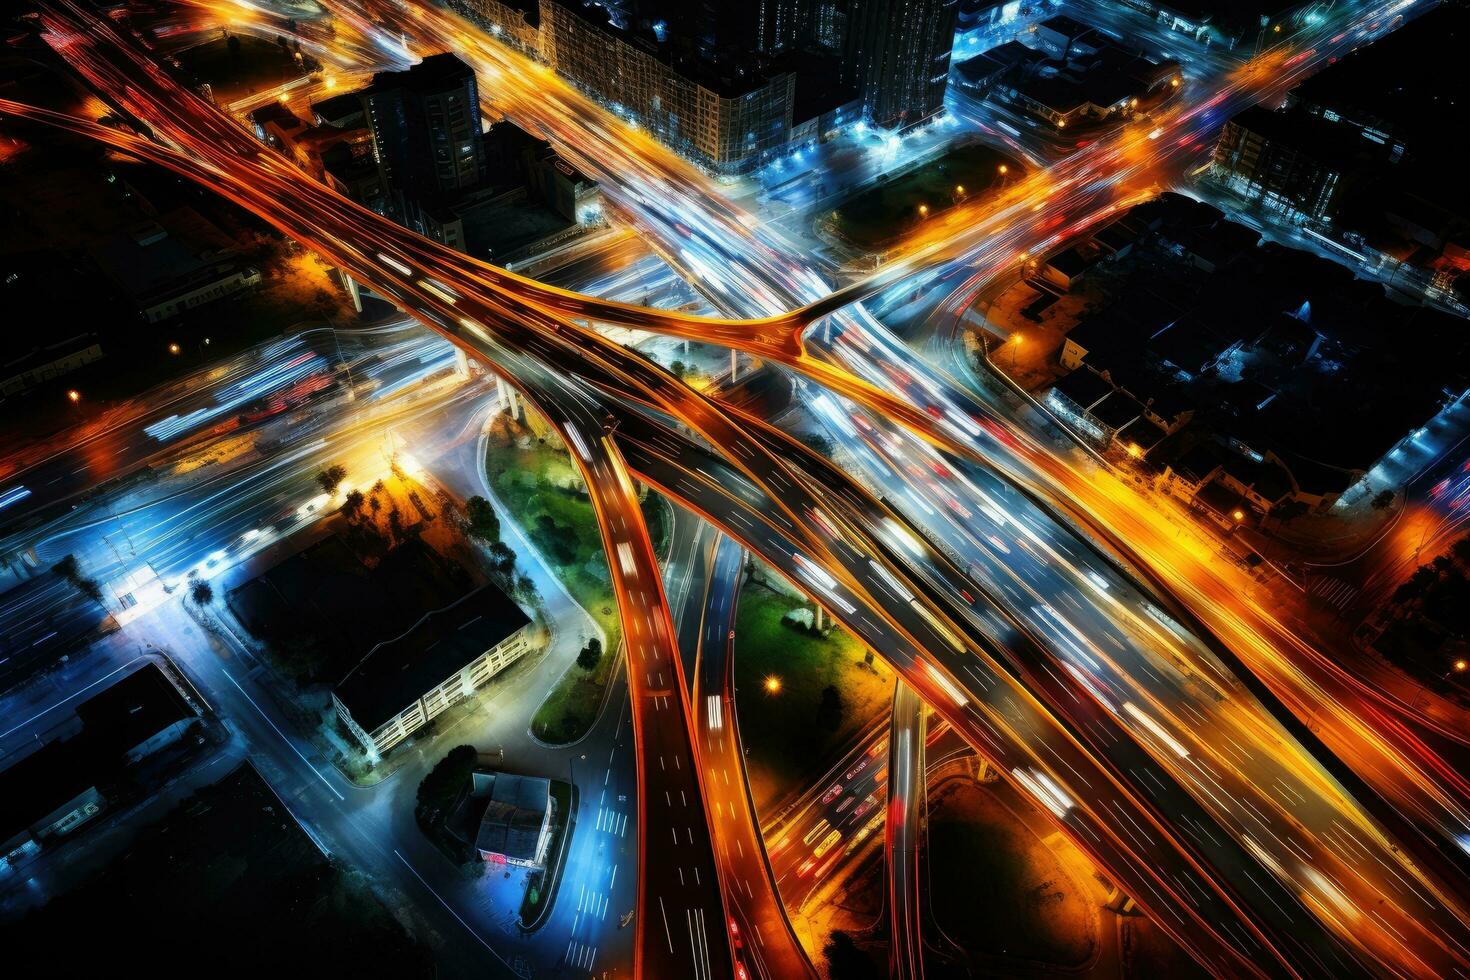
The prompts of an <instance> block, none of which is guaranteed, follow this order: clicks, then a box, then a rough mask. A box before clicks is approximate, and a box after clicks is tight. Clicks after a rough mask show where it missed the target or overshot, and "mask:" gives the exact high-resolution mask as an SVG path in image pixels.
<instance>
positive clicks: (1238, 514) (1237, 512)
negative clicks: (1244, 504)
mask: <svg viewBox="0 0 1470 980" xmlns="http://www.w3.org/2000/svg"><path fill="white" fill-rule="evenodd" d="M1230 516H1231V517H1233V518H1234V519H1235V523H1237V524H1239V523H1240V522H1241V521H1243V520H1245V511H1243V510H1241V509H1240V508H1239V507H1237V508H1235V509H1234V510H1233V511H1231V512H1230Z"/></svg>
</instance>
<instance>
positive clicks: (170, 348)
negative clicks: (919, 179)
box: [168, 344, 179, 354]
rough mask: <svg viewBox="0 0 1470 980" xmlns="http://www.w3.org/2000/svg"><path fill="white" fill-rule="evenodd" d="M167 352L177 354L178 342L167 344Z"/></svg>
mask: <svg viewBox="0 0 1470 980" xmlns="http://www.w3.org/2000/svg"><path fill="white" fill-rule="evenodd" d="M168 352H169V353H170V354H177V353H178V352H179V345H178V344H169V345H168Z"/></svg>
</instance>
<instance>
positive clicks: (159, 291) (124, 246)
mask: <svg viewBox="0 0 1470 980" xmlns="http://www.w3.org/2000/svg"><path fill="white" fill-rule="evenodd" d="M201 225H207V222H205V220H204V219H203V218H202V217H201V216H200V215H198V213H197V212H192V211H190V210H189V209H187V208H183V209H179V210H178V211H175V212H172V213H170V214H168V215H160V216H159V220H156V221H145V222H142V223H141V224H138V225H135V226H134V227H132V228H131V229H129V230H127V231H124V232H121V233H119V234H117V235H114V236H113V237H112V238H110V239H108V240H107V241H105V242H102V243H100V244H99V245H97V246H96V247H95V248H94V250H93V257H94V258H95V259H96V261H97V264H98V265H100V266H101V267H102V269H103V271H104V272H106V273H107V274H108V275H109V276H110V277H111V278H112V279H113V280H114V281H115V282H116V283H117V284H118V286H120V287H121V288H122V289H123V291H124V292H126V293H128V294H129V296H130V297H131V298H132V300H133V302H134V303H135V304H137V307H138V310H139V312H140V313H141V314H142V315H143V318H144V319H145V320H147V321H148V322H149V323H159V322H161V321H163V320H168V319H171V318H172V317H175V316H178V315H179V314H180V313H183V312H185V311H186V310H191V309H194V308H195V307H197V306H203V305H205V304H206V303H212V302H214V301H215V300H219V299H223V298H225V297H227V296H233V295H235V294H236V293H240V292H243V291H245V290H249V289H254V288H255V287H257V286H259V285H260V283H261V275H260V270H259V269H257V268H255V267H254V266H252V265H249V264H248V263H246V262H244V261H242V260H241V259H239V258H238V257H236V256H235V255H234V254H233V253H232V252H231V251H230V250H229V248H228V247H227V246H226V247H212V246H213V243H211V242H207V241H204V240H203V238H204V236H202V235H196V234H192V232H193V231H194V230H196V229H197V228H199V227H200V226H201ZM216 235H217V232H216ZM210 237H214V236H210Z"/></svg>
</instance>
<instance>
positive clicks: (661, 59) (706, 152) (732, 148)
mask: <svg viewBox="0 0 1470 980" xmlns="http://www.w3.org/2000/svg"><path fill="white" fill-rule="evenodd" d="M646 25H647V22H646V21H643V20H640V21H639V23H638V24H637V25H630V26H626V27H625V26H619V23H618V21H617V19H616V18H615V17H614V16H613V15H612V13H611V12H610V11H609V10H608V9H606V8H604V7H601V6H597V5H594V4H590V3H584V2H582V0H541V32H542V36H541V40H542V55H543V57H545V59H546V61H547V63H548V64H550V65H551V67H552V68H554V69H555V70H556V71H557V73H558V74H560V75H561V76H562V77H564V78H566V79H567V80H569V81H571V82H573V83H574V84H576V85H577V86H579V87H580V88H582V89H583V90H584V91H587V92H589V93H591V94H592V95H593V96H594V97H596V98H598V99H600V100H602V101H603V102H606V103H608V104H609V105H611V106H613V107H614V109H615V111H619V112H622V113H624V114H625V115H631V116H633V117H634V118H636V119H637V120H638V121H639V122H640V123H641V124H642V125H644V126H647V127H648V129H649V130H650V131H652V132H653V133H654V134H656V135H657V136H658V138H659V139H661V140H662V141H664V142H665V143H667V144H668V145H670V146H672V147H674V148H675V149H676V150H679V151H680V152H682V153H685V154H686V155H688V156H689V157H691V158H692V159H694V160H696V161H698V162H699V163H701V164H703V165H705V166H707V167H709V168H710V169H711V170H715V171H717V172H720V173H741V172H745V171H747V170H749V169H750V168H751V167H753V166H755V165H757V164H758V163H759V162H760V161H761V160H762V159H764V158H766V157H767V155H768V154H770V153H773V152H779V151H780V150H782V149H784V148H785V147H786V145H787V143H788V141H789V140H790V138H791V123H792V105H793V101H794V93H795V81H796V80H795V76H794V75H793V74H791V73H790V72H787V71H778V70H772V69H771V67H770V66H769V65H768V64H766V63H765V62H763V61H762V60H759V59H757V58H755V57H753V56H752V55H751V53H750V52H749V51H748V50H747V51H745V52H743V53H740V52H731V51H728V50H724V51H715V50H713V49H711V50H701V49H699V47H698V45H697V44H696V43H695V39H692V38H690V37H688V36H684V35H682V34H680V33H677V32H675V31H673V30H672V29H671V28H669V27H668V26H667V25H663V26H660V24H659V22H657V21H655V22H654V23H653V25H652V26H646Z"/></svg>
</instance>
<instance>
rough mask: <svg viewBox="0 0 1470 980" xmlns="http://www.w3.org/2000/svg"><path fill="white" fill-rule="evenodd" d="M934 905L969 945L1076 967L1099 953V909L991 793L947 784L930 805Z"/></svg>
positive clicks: (963, 943)
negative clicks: (1095, 926) (1095, 927)
mask: <svg viewBox="0 0 1470 980" xmlns="http://www.w3.org/2000/svg"><path fill="white" fill-rule="evenodd" d="M928 853H929V859H928V867H929V880H930V887H931V888H932V889H933V896H934V910H935V914H936V915H937V916H939V920H940V925H942V926H943V927H944V929H945V931H946V932H948V933H949V935H950V936H952V937H954V940H955V941H956V942H957V943H959V944H960V946H961V947H963V948H965V949H983V950H986V951H988V952H989V953H991V954H993V955H996V956H1001V957H1014V958H1017V959H1022V960H1030V961H1039V962H1042V963H1050V964H1053V965H1056V966H1076V965H1079V964H1081V963H1083V962H1085V961H1086V960H1087V958H1088V957H1089V956H1090V955H1091V953H1092V945H1093V938H1092V926H1091V917H1092V910H1091V909H1090V908H1089V907H1088V906H1087V903H1086V900H1085V897H1084V896H1082V895H1080V894H1079V893H1078V892H1077V890H1076V888H1075V887H1074V886H1073V885H1072V883H1071V880H1070V879H1069V878H1068V877H1067V876H1066V874H1065V873H1064V872H1063V871H1062V869H1061V866H1060V865H1059V864H1058V863H1057V860H1056V858H1054V857H1053V856H1052V854H1051V852H1050V851H1048V850H1047V848H1046V846H1045V845H1044V844H1042V843H1041V841H1039V840H1037V839H1036V838H1035V837H1034V836H1033V835H1032V834H1031V833H1029V832H1028V831H1027V830H1026V829H1025V828H1024V827H1023V826H1022V825H1021V824H1020V822H1019V821H1018V820H1017V819H1016V818H1015V817H1014V816H1013V815H1012V814H1011V813H1010V811H1008V810H1006V809H1005V807H1004V806H1002V805H1001V804H1000V802H999V801H997V800H996V799H995V798H994V797H993V796H991V795H990V793H988V792H986V791H985V790H984V789H982V788H981V787H979V786H976V785H974V784H972V783H968V782H964V781H954V782H950V783H948V784H946V785H944V786H943V787H942V788H941V789H940V791H939V792H938V793H936V794H935V795H934V797H933V799H932V800H931V803H930V809H929V849H928Z"/></svg>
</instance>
